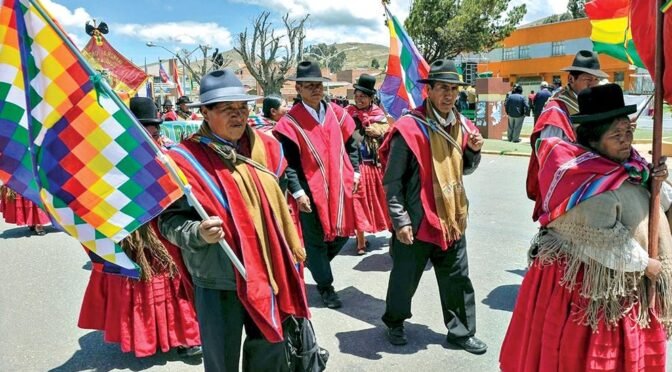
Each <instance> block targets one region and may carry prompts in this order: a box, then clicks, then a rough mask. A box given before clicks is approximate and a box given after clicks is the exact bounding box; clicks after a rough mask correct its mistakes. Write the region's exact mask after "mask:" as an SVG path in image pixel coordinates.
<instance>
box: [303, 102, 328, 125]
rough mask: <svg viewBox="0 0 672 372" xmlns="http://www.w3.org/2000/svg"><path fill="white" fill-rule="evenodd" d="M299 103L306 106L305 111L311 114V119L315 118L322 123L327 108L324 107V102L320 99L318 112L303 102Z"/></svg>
mask: <svg viewBox="0 0 672 372" xmlns="http://www.w3.org/2000/svg"><path fill="white" fill-rule="evenodd" d="M301 104H302V105H303V107H305V108H306V111H308V113H309V114H310V116H312V117H313V119H315V121H317V122H318V123H320V125H322V124H324V117H325V116H326V115H327V108H326V107H325V105H324V102H322V101H320V112H319V113H318V112H317V111H315V109H313V108H312V107H310V106H308V105H306V103H305V102H303V101H301Z"/></svg>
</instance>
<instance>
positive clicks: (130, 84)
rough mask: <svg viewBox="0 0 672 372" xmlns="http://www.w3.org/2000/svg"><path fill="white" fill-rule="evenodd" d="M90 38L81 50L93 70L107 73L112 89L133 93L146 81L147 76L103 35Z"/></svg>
mask: <svg viewBox="0 0 672 372" xmlns="http://www.w3.org/2000/svg"><path fill="white" fill-rule="evenodd" d="M96 39H97V38H96V37H91V39H89V42H88V44H86V46H85V47H84V49H83V50H82V54H83V55H84V57H86V58H87V59H88V60H89V62H90V63H91V64H92V65H93V67H94V68H96V69H98V70H105V71H107V77H108V79H109V81H110V85H111V86H112V89H114V90H115V91H125V92H129V93H130V92H133V93H135V92H136V91H137V90H138V89H139V88H140V87H141V85H142V84H144V83H145V81H146V80H147V74H145V72H144V71H143V70H141V69H140V68H139V67H137V66H136V65H134V64H133V63H132V62H131V61H129V60H128V59H126V57H124V56H123V55H122V54H121V53H119V52H118V51H117V50H116V49H114V48H113V47H112V45H110V43H108V42H107V40H105V37H103V35H99V36H98V40H96Z"/></svg>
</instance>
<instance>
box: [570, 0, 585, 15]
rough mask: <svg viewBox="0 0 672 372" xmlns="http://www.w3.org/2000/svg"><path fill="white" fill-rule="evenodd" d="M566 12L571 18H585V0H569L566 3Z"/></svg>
mask: <svg viewBox="0 0 672 372" xmlns="http://www.w3.org/2000/svg"><path fill="white" fill-rule="evenodd" d="M567 12H568V13H569V14H571V15H572V18H574V19H577V18H586V0H569V2H568V3H567Z"/></svg>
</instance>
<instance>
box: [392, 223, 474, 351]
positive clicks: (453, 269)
mask: <svg viewBox="0 0 672 372" xmlns="http://www.w3.org/2000/svg"><path fill="white" fill-rule="evenodd" d="M390 254H391V255H392V272H391V273H390V280H389V283H388V287H387V299H386V308H385V314H384V315H383V322H384V323H385V324H386V325H387V326H388V327H397V326H401V325H403V323H404V320H406V319H410V318H411V317H412V316H413V314H411V300H412V299H413V295H414V294H415V291H416V289H417V288H418V284H419V283H420V278H421V277H422V273H423V271H424V269H425V265H426V264H427V260H430V261H431V262H432V265H433V266H434V273H435V274H436V282H437V283H438V285H439V295H440V297H441V309H442V310H443V322H444V323H445V325H446V328H448V335H447V338H448V339H459V338H464V337H470V336H473V335H474V334H475V333H476V303H475V299H474V287H473V286H472V284H471V279H469V263H468V262H467V241H466V238H465V237H464V236H462V238H461V239H460V240H458V241H456V242H454V243H453V245H452V246H451V247H450V248H449V249H448V250H447V251H442V250H441V248H439V247H438V246H436V245H433V244H429V243H425V242H421V241H419V240H417V239H416V240H414V242H413V244H412V245H406V244H403V243H401V242H400V241H399V240H397V238H396V236H394V235H393V236H392V245H391V247H390Z"/></svg>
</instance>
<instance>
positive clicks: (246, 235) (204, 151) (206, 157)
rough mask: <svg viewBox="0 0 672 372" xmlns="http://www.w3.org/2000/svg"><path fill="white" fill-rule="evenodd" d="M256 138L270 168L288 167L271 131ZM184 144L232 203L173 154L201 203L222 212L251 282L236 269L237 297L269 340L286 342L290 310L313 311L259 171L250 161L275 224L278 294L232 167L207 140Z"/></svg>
mask: <svg viewBox="0 0 672 372" xmlns="http://www.w3.org/2000/svg"><path fill="white" fill-rule="evenodd" d="M256 137H257V138H259V139H261V142H262V143H252V144H251V146H261V145H263V146H265V147H266V154H267V157H268V160H267V165H268V168H269V169H271V170H273V171H275V170H276V169H283V161H284V159H283V158H282V157H281V154H282V150H281V146H280V144H279V143H278V141H277V140H276V139H275V138H272V137H270V136H266V135H257V136H256ZM179 146H180V148H181V149H183V150H185V151H186V152H188V153H189V154H191V155H192V156H193V157H194V158H195V159H196V160H197V161H198V163H199V164H200V165H201V166H202V168H203V169H204V170H205V171H206V172H207V174H208V175H209V176H208V177H209V178H210V180H211V181H212V182H214V183H215V184H216V185H217V186H218V187H219V189H220V190H221V191H222V192H223V194H224V197H225V199H226V202H227V203H228V204H227V206H226V207H225V206H224V205H222V204H221V203H220V202H218V200H217V198H216V197H215V195H214V193H213V192H211V191H210V190H209V188H208V186H207V183H206V181H205V180H204V179H203V178H201V176H200V175H199V173H198V172H197V171H196V170H195V169H194V167H192V165H191V163H190V162H189V161H188V160H186V159H185V158H184V157H183V156H182V155H181V154H179V153H177V152H176V151H170V152H169V153H170V155H171V157H172V158H173V159H174V160H175V162H176V163H177V165H178V166H179V167H180V169H182V171H183V172H184V174H185V176H186V177H187V180H188V181H189V184H190V185H191V187H192V192H193V194H194V196H195V197H196V198H197V199H198V200H199V201H200V202H201V203H202V205H203V208H204V209H205V211H206V212H207V213H208V215H210V216H218V217H220V218H221V219H222V221H224V223H223V224H222V227H223V229H224V232H225V238H224V239H225V240H226V241H227V243H228V244H229V246H231V248H232V249H233V251H234V253H235V254H236V256H237V257H238V258H239V259H240V260H241V262H242V263H243V266H245V269H246V270H247V281H245V280H244V279H243V278H242V277H241V276H240V275H239V274H238V271H237V270H234V271H235V273H236V285H237V292H238V297H239V299H240V301H241V302H242V304H243V306H244V307H245V310H246V311H247V313H248V315H249V316H250V318H252V320H253V321H254V323H255V324H256V325H257V327H258V328H259V330H260V331H261V332H262V334H263V335H264V337H265V338H266V339H267V340H268V341H270V342H281V341H282V340H283V331H282V320H283V319H284V318H285V317H286V316H287V315H289V314H292V315H296V316H298V317H306V318H307V317H309V314H310V313H309V311H308V304H307V300H306V294H305V284H304V282H303V278H302V276H301V273H300V271H299V270H297V267H296V266H295V264H294V261H293V257H292V254H291V252H290V250H289V247H287V244H286V242H285V239H284V236H283V234H282V231H281V229H280V228H279V227H278V225H277V223H276V219H275V217H274V216H273V213H272V212H271V209H270V207H269V205H268V199H267V196H266V195H265V194H264V193H263V188H262V186H261V184H260V182H259V179H258V176H257V170H256V169H255V168H253V167H251V166H249V165H248V167H249V171H250V174H251V175H252V177H253V178H254V182H255V184H256V186H257V189H258V190H259V191H260V197H261V201H262V209H263V210H262V213H263V216H264V219H265V220H266V221H267V226H269V227H270V228H269V229H268V230H267V231H265V233H266V236H267V237H268V241H269V245H270V247H271V250H270V253H271V262H273V273H274V277H275V281H276V283H277V284H278V288H279V293H278V294H277V295H274V294H273V289H272V288H271V285H270V281H269V277H268V272H267V270H266V267H265V264H264V259H263V256H262V252H261V247H260V245H259V241H258V237H257V234H256V232H255V228H254V223H253V221H252V218H251V216H250V215H249V213H248V212H247V207H246V205H245V202H244V200H243V198H242V196H241V194H240V191H239V189H238V186H237V184H236V182H235V180H234V178H233V176H232V175H231V171H229V170H228V168H227V167H226V165H225V164H224V163H223V162H222V160H221V159H220V158H219V157H218V155H217V154H215V153H214V151H212V150H211V149H209V148H207V147H205V146H204V145H202V144H199V143H195V142H191V141H189V140H186V141H183V142H182V143H181V144H180V145H179ZM217 249H219V248H217Z"/></svg>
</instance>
